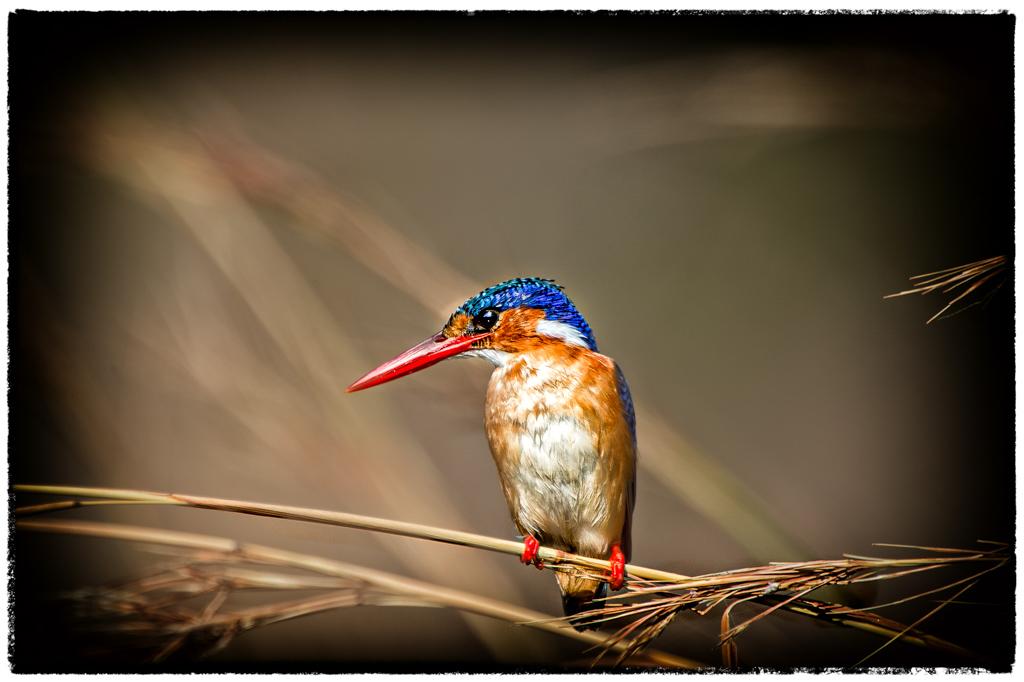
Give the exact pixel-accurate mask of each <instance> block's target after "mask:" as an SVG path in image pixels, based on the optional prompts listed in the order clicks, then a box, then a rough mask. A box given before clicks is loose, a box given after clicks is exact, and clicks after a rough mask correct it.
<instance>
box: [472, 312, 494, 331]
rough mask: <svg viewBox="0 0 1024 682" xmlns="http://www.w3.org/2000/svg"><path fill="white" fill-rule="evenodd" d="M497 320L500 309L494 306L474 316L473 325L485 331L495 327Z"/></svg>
mask: <svg viewBox="0 0 1024 682" xmlns="http://www.w3.org/2000/svg"><path fill="white" fill-rule="evenodd" d="M497 322H498V311H497V310H495V309H494V308H488V309H487V310H482V311H480V312H479V313H477V314H476V315H474V316H473V325H474V326H476V327H478V328H480V329H483V330H485V331H486V330H488V329H490V328H491V327H493V326H494V325H495V324H496V323H497Z"/></svg>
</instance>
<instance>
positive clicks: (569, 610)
mask: <svg viewBox="0 0 1024 682" xmlns="http://www.w3.org/2000/svg"><path fill="white" fill-rule="evenodd" d="M606 594H608V583H601V585H600V586H599V587H598V588H597V591H596V592H589V591H588V592H585V593H582V594H580V593H577V594H566V593H565V592H563V593H562V610H563V611H564V612H565V615H567V616H575V615H576V614H579V613H585V612H586V611H593V610H594V609H601V608H604V602H595V601H594V599H601V598H603V597H604V596H605V595H606ZM599 617H600V616H598V615H596V614H595V617H594V618H593V619H591V618H574V619H573V620H572V621H571V624H572V626H573V627H574V628H575V629H576V630H578V631H579V632H585V631H587V630H596V629H597V628H599V627H601V626H602V625H603V624H604V623H603V622H593V621H594V620H596V619H597V618H599Z"/></svg>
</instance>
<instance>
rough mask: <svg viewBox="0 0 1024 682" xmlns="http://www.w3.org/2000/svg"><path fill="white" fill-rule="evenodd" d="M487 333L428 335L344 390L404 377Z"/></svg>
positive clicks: (347, 390) (352, 391)
mask: <svg viewBox="0 0 1024 682" xmlns="http://www.w3.org/2000/svg"><path fill="white" fill-rule="evenodd" d="M488 336H490V334H489V333H488V334H474V335H472V336H456V337H455V338H452V339H449V338H448V337H446V336H444V335H442V334H437V335H435V336H431V337H430V338H429V339H427V340H426V341H424V342H423V343H419V344H417V345H415V346H413V347H412V348H410V349H409V350H407V351H405V352H404V353H402V354H401V355H399V356H398V357H397V358H394V359H393V360H388V361H387V362H385V363H384V364H383V365H381V366H380V367H378V368H377V369H375V370H373V371H371V372H367V373H366V374H364V375H363V376H361V377H359V378H358V379H356V380H355V381H353V382H352V385H351V386H349V387H348V388H346V389H345V391H346V392H347V393H354V392H355V391H361V390H363V389H364V388H371V387H372V386H377V385H378V384H383V383H386V382H388V381H391V380H392V379H397V378H399V377H404V376H405V375H406V374H412V373H413V372H418V371H420V370H421V369H426V368H427V367H430V366H431V365H436V364H437V363H439V362H441V361H442V360H444V359H445V358H450V357H451V356H453V355H458V354H459V353H461V352H462V351H464V350H467V349H469V347H470V346H472V345H473V343H474V342H476V341H479V340H480V339H482V338H485V337H488Z"/></svg>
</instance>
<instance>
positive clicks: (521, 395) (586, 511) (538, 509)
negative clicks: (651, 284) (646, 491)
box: [347, 277, 637, 630]
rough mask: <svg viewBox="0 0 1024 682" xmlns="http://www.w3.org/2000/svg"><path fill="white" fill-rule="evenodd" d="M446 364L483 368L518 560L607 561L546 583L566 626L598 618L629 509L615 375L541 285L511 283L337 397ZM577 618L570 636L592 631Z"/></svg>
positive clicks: (627, 540) (617, 568) (624, 425)
mask: <svg viewBox="0 0 1024 682" xmlns="http://www.w3.org/2000/svg"><path fill="white" fill-rule="evenodd" d="M452 357H470V358H481V359H484V360H487V361H489V362H490V363H491V364H492V365H494V369H493V371H492V374H491V377H490V381H489V383H488V386H487V395H486V400H485V404H484V426H485V431H486V434H487V441H488V444H489V446H490V450H491V454H492V456H493V459H494V463H495V465H496V466H497V470H498V478H499V479H500V483H501V489H502V491H503V493H504V496H505V501H506V502H507V504H508V508H509V512H510V513H511V516H512V521H513V524H514V525H515V527H516V529H517V530H518V532H519V534H520V536H522V537H523V552H522V555H521V556H520V560H521V561H522V562H523V563H524V564H534V565H536V566H537V567H538V568H542V567H543V564H542V562H541V561H540V560H539V559H538V556H537V553H538V549H539V547H541V546H545V547H552V548H555V549H560V550H563V551H567V552H572V553H575V554H580V555H582V556H587V557H593V558H600V559H607V560H608V561H609V562H610V565H611V569H610V572H609V573H608V575H607V576H606V577H604V579H603V580H596V579H594V578H593V577H591V576H588V575H587V574H585V573H584V572H583V571H581V570H579V569H574V568H572V567H568V568H567V570H559V571H556V572H555V577H556V579H557V582H558V587H559V589H560V592H561V596H562V607H563V611H564V613H565V615H566V616H576V615H577V614H583V612H585V611H589V610H592V609H594V608H598V605H599V604H600V602H595V601H594V600H599V599H602V598H604V597H605V596H607V591H608V587H609V586H611V588H612V589H614V590H619V589H621V588H622V587H623V585H624V582H625V578H626V563H627V562H628V561H629V558H630V554H631V549H632V547H631V545H632V542H631V530H632V516H633V507H634V504H635V499H636V462H637V454H636V453H637V447H636V418H635V414H634V409H633V400H632V397H631V396H630V392H629V385H628V384H627V383H626V378H625V376H624V374H623V373H622V370H621V369H620V368H619V366H618V364H617V363H616V362H615V361H614V360H613V359H612V358H610V357H608V356H606V355H602V354H601V353H600V352H599V351H598V348H597V341H596V340H595V338H594V333H593V331H592V330H591V328H590V325H589V324H588V323H587V321H586V320H585V319H584V317H583V315H581V314H580V312H579V311H578V310H577V308H576V306H575V305H574V304H573V303H572V301H571V300H569V297H568V296H567V295H566V294H565V291H564V288H563V287H562V286H560V285H558V284H556V283H555V282H554V280H551V279H544V278H540V277H517V278H514V279H509V280H506V281H504V282H501V283H499V284H496V285H494V286H492V287H489V288H487V289H484V290H483V291H481V292H480V293H479V294H477V295H475V296H473V297H471V298H469V299H467V300H466V301H465V302H464V303H463V304H462V305H460V306H459V307H458V308H456V310H455V311H454V312H453V313H452V314H451V316H450V317H449V318H448V321H447V322H446V323H445V325H444V326H443V327H442V328H441V331H439V332H438V333H436V334H434V335H432V336H430V337H429V338H427V339H426V340H424V341H423V342H422V343H419V344H417V345H415V346H413V347H412V348H410V349H409V350H407V351H405V352H404V353H402V354H400V355H398V356H397V357H395V358H394V359H392V360H389V361H388V362H385V363H384V364H382V365H381V366H379V367H377V368H376V369H374V370H372V371H370V372H368V373H366V374H365V375H363V376H362V377H360V378H359V379H357V380H356V381H354V382H353V383H352V384H351V385H350V386H349V387H348V388H347V391H348V392H349V393H351V392H355V391H361V390H364V389H367V388H370V387H373V386H377V385H380V384H383V383H386V382H388V381H392V380H394V379H398V378H399V377H403V376H406V375H408V374H412V373H413V372H417V371H420V370H422V369H425V368H427V367H430V366H432V365H434V364H436V363H438V362H441V361H442V360H445V359H447V358H452ZM593 620H594V618H593V617H591V618H590V619H589V620H588V618H587V617H586V614H583V615H581V616H579V617H578V618H574V619H571V622H572V624H573V626H574V627H576V629H578V630H583V629H594V628H596V627H597V625H596V624H595V623H594V622H593Z"/></svg>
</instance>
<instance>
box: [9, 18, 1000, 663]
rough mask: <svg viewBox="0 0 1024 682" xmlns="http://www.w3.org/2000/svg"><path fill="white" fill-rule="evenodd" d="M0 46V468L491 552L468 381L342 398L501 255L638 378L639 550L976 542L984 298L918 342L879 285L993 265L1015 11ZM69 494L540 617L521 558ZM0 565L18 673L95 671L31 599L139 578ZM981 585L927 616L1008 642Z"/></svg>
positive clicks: (305, 635)
mask: <svg viewBox="0 0 1024 682" xmlns="http://www.w3.org/2000/svg"><path fill="white" fill-rule="evenodd" d="M10 27H11V33H10V41H11V42H10V65H11V66H10V68H11V90H10V93H11V167H10V168H11V190H10V191H11V211H10V215H11V223H10V241H11V251H10V266H11V320H12V335H11V353H12V355H11V358H12V365H11V393H10V409H11V417H10V419H11V445H10V463H11V477H12V480H13V481H14V482H34V483H62V484H76V485H98V486H124V487H134V488H142V489H153V490H163V491H180V492H188V493H194V494H199V495H210V496H219V497H228V498H238V499H247V500H258V501H264V502H274V503H282V504H295V505H304V506H311V507H322V508H330V509H340V510H345V511H353V512H358V513H364V514H371V515H379V516H385V517H390V518H395V519H402V520H411V521H418V522H422V523H429V524H435V525H440V526H447V527H452V528H457V529H462V530H470V531H474V532H478V533H484V534H490V535H495V536H499V537H511V536H512V533H513V529H512V526H511V523H510V521H509V518H508V512H507V510H506V508H505V504H504V501H503V498H502V496H501V494H500V491H499V488H498V484H497V479H496V475H495V472H494V467H493V463H492V462H491V459H490V455H489V453H488V451H487V445H486V441H485V439H484V435H483V430H482V405H483V399H484V396H483V391H484V386H485V384H486V381H487V377H488V374H489V367H488V366H486V365H485V364H483V363H480V362H449V363H444V364H442V365H439V366H438V367H435V368H433V369H431V370H430V371H428V372H424V373H421V374H417V375H416V376H414V377H411V378H408V379H405V380H403V381H401V382H396V383H393V384H389V385H387V386H384V387H381V388H379V389H375V390H373V391H370V392H367V393H364V394H358V395H345V394H344V387H345V386H346V385H347V384H348V383H349V382H351V381H352V380H353V379H354V378H356V377H357V376H359V375H361V374H362V373H363V372H364V371H366V370H368V369H370V368H372V367H374V366H376V365H377V364H378V363H379V362H381V361H383V360H385V359H387V358H389V357H391V356H392V355H394V354H395V353H397V352H398V351H400V350H403V349H405V348H406V347H408V346H409V345H411V344H412V343H414V342H416V341H418V340H420V339H421V338H423V337H425V336H426V335H428V334H429V333H432V332H433V331H435V330H436V329H437V328H439V326H440V325H441V324H442V322H443V321H444V319H446V317H447V314H448V312H449V311H450V309H451V308H452V307H454V305H456V304H458V303H459V302H461V301H462V300H463V299H464V298H466V297H468V296H470V295H472V294H474V293H476V292H477V291H478V290H479V289H480V288H482V287H483V286H486V285H490V284H493V283H495V282H498V281H500V280H503V279H506V278H508V277H512V276H517V275H539V276H545V277H553V278H555V279H556V280H558V281H559V282H560V283H562V284H563V285H565V286H566V287H567V291H568V293H569V295H570V296H571V297H572V298H573V300H574V301H575V302H576V303H577V305H578V306H579V308H580V309H581V311H582V312H583V314H584V315H585V316H586V317H587V319H588V320H589V322H590V323H591V325H592V326H593V328H594V330H595V333H596V335H597V338H598V343H599V344H600V347H601V349H602V351H603V352H605V353H607V354H608V355H611V356H613V357H614V358H616V359H617V360H618V361H619V362H620V364H621V365H622V366H623V368H624V370H625V372H626V374H627V376H628V378H629V380H630V383H631V386H632V391H633V395H634V398H635V399H636V400H637V403H638V406H637V410H638V419H639V424H638V437H639V442H640V458H641V461H642V464H643V468H642V470H641V474H640V478H639V481H638V506H637V509H636V516H635V521H634V547H635V549H634V552H635V555H634V561H635V562H636V563H638V564H643V565H648V566H654V567H659V568H663V569H667V570H672V571H678V572H683V573H688V574H698V573H705V572H712V571H718V570H726V569H730V568H737V567H740V566H745V565H752V564H756V563H762V562H765V561H770V560H795V559H811V558H828V557H836V556H839V555H841V554H842V553H843V552H851V553H859V554H869V553H871V552H872V551H877V550H873V549H872V548H871V546H870V545H871V543H872V542H903V543H912V544H922V545H939V546H946V547H969V546H972V544H973V543H974V541H975V540H976V539H978V538H984V539H991V540H1006V541H1009V540H1011V538H1012V529H1013V504H1014V502H1013V500H1014V497H1013V493H1014V490H1013V484H1012V481H1013V471H1014V467H1013V455H1014V432H1013V407H1012V406H1013V396H1014V393H1013V379H1012V377H1013V355H1012V344H1013V332H1012V328H1013V327H1012V309H1013V308H1012V286H1011V285H1012V282H1011V281H1007V282H1006V284H1005V285H1004V286H1003V288H1002V290H1001V291H1000V292H999V293H998V294H997V295H996V296H994V297H993V298H992V299H991V301H990V302H989V303H988V304H987V305H985V306H976V307H974V308H972V309H970V310H968V311H966V312H964V313H963V314H961V315H958V316H956V317H953V318H951V319H948V320H943V321H941V322H938V323H933V324H931V325H929V326H925V324H924V322H925V320H926V319H928V318H929V317H930V316H931V315H932V314H933V313H934V312H936V311H937V310H938V309H939V308H940V307H941V306H942V305H943V303H944V300H941V299H938V298H936V297H935V296H934V295H933V296H929V297H926V298H919V297H913V298H904V299H897V300H894V301H883V300H882V296H883V295H884V294H887V293H891V292H894V291H899V290H901V289H904V288H906V284H907V277H908V276H909V275H912V274H917V273H922V272H929V271H932V270H937V269H940V268H943V267H948V266H952V265H956V264H960V263H966V262H969V261H972V260H977V259H980V258H984V257H988V256H992V255H998V254H1008V255H1012V248H1013V234H1012V224H1013V189H1012V187H1013V185H1012V177H1013V176H1012V163H1013V157H1012V149H1013V145H1012V106H1013V101H1012V31H1013V18H1012V17H1008V16H948V15H947V16H764V15H760V16H758V15H754V16H741V15H723V16H698V15H680V16H676V15H653V14H632V15H630V14H620V15H600V14H599V15H594V14H589V15H572V14H517V15H508V14H477V15H466V14H439V13H434V14H420V15H409V14H316V15H297V14H284V13H263V14H247V15H226V14H206V15H181V14H156V13H152V14H104V13H99V14H92V15H85V14H36V13H25V12H19V13H16V14H14V15H13V16H12V17H11V21H10ZM21 498H22V496H19V499H18V500H17V502H18V503H23V500H22V499H21ZM26 499H27V500H29V501H31V500H34V499H36V498H26ZM72 516H74V517H78V518H89V519H107V520H115V521H123V522H128V523H136V524H142V525H147V524H148V525H155V526H159V527H165V528H178V529H185V530H194V531H198V532H207V533H213V534H218V535H225V536H229V537H234V538H239V539H243V540H249V541H258V542H261V543H263V544H268V545H275V546H280V547H284V548H289V549H294V550H297V551H302V552H307V553H310V554H318V555H322V556H327V557H335V558H342V559H345V560H348V561H352V562H354V563H360V564H365V565H368V566H374V567H378V568H381V569H385V570H389V571H394V572H396V573H401V574H407V575H413V576H416V577H419V578H421V579H424V580H428V581H433V582H437V583H441V584H446V585H451V586H457V587H460V588H463V589H465V590H467V591H471V592H476V593H479V594H485V595H488V596H492V597H495V598H500V599H503V600H505V601H509V602H512V603H516V604H521V605H524V606H528V607H530V608H534V609H538V610H540V611H544V612H549V613H552V614H554V613H557V612H558V605H559V602H558V596H557V590H556V588H555V585H554V581H553V579H552V577H551V575H550V574H540V573H538V572H537V571H534V570H525V569H524V568H522V567H521V566H520V565H519V564H518V563H517V562H516V561H515V560H514V559H512V558H510V557H505V556H499V555H492V554H487V553H484V552H480V551H473V550H468V549H461V548H454V547H449V546H443V545H438V544H434V543H427V542H422V541H416V540H407V539H400V538H385V537H379V536H375V535H372V534H368V533H362V532H357V531H346V530H341V529H335V528H328V527H314V526H310V525H305V524H296V523H288V522H284V521H275V520H272V519H261V518H250V517H241V516H234V515H229V514H219V513H212V512H201V511H189V510H178V509H150V508H144V507H139V508H125V509H113V510H110V509H106V510H84V511H77V512H74V513H73V514H69V517H72ZM12 546H13V548H14V550H15V552H16V555H15V583H14V596H15V608H14V621H13V624H14V628H13V629H14V637H15V640H14V642H15V644H14V650H13V651H14V661H15V665H16V666H19V665H20V666H21V668H20V669H21V670H23V671H31V670H48V669H55V668H60V669H85V667H86V666H88V665H93V664H95V662H94V661H93V662H90V661H91V659H89V658H88V650H87V647H81V646H79V644H80V642H79V641H78V639H77V636H76V635H75V634H74V633H73V632H65V631H64V630H63V629H62V627H63V626H58V625H55V623H63V622H64V612H63V611H62V609H64V608H65V607H64V606H63V605H62V602H57V601H53V598H54V597H55V596H56V595H59V594H60V593H61V591H62V590H67V589H71V588H75V587H81V586H83V585H94V584H103V583H105V582H110V581H115V580H124V579H127V578H130V577H131V576H132V575H133V574H135V573H138V572H139V571H141V570H143V568H144V567H145V566H147V565H149V564H151V563H152V562H153V561H154V560H155V559H154V558H153V557H152V556H151V555H147V554H146V553H144V552H139V551H138V550H137V548H133V547H130V546H127V545H123V544H118V543H114V542H110V541H103V540H84V539H73V538H66V537H45V538H39V537H28V536H23V535H16V536H15V539H14V540H13V545H12ZM1012 590H1013V587H1012V575H1003V576H1002V577H999V576H995V577H992V578H991V579H990V580H989V581H988V582H986V583H983V584H982V586H980V587H979V588H977V590H976V591H975V592H972V593H968V596H967V597H964V599H965V600H966V599H971V600H974V601H976V602H977V603H975V604H954V605H950V606H949V607H947V608H946V609H945V610H944V611H943V612H942V613H940V614H939V615H938V616H936V618H935V619H934V620H933V621H930V622H929V624H928V626H927V629H929V630H932V631H934V632H936V634H940V635H942V636H946V637H949V638H950V639H953V640H955V641H957V642H959V643H962V644H965V645H967V646H971V647H973V648H975V649H977V650H979V651H981V652H983V653H984V654H985V655H987V656H989V657H990V660H992V661H994V662H995V664H996V665H997V667H999V666H1005V665H1007V664H1008V662H1009V661H1010V660H1011V657H1012V648H1011V646H1012V645H1011V641H1012V636H1013V613H1012V599H1011V594H1012ZM904 593H905V592H903V591H902V590H901V588H900V586H899V585H880V587H879V591H878V593H877V594H855V595H847V596H848V597H849V598H853V599H869V600H870V599H879V600H881V599H891V598H894V597H895V596H898V595H900V594H904ZM930 606H931V604H929V605H926V606H925V607H922V606H920V605H918V606H917V607H915V609H910V610H905V611H900V610H898V609H897V610H895V611H893V612H891V615H893V616H894V617H903V618H905V619H908V620H913V619H914V618H916V617H917V616H919V615H921V614H922V613H923V611H922V608H925V609H927V608H930ZM717 627H718V623H717V616H716V615H714V614H713V615H711V616H708V617H707V618H706V619H703V620H702V619H699V618H697V617H695V616H694V617H688V618H683V619H680V620H679V621H678V622H677V623H675V624H673V625H672V626H671V627H670V628H669V630H668V631H667V632H666V633H665V635H664V636H663V637H662V638H661V640H659V642H658V646H659V647H660V648H662V649H665V650H668V651H675V652H677V653H680V654H681V655H686V656H690V657H693V658H697V659H700V660H708V661H711V662H714V661H717V660H718V654H717V653H716V651H715V648H714V647H715V637H716V635H717ZM879 643H880V642H879V640H877V639H876V638H873V637H871V636H868V635H864V634H859V633H854V632H848V631H841V630H838V629H836V628H829V627H820V626H817V625H814V624H811V623H808V622H805V621H804V620H802V619H800V618H798V617H796V616H789V615H785V614H780V615H775V616H772V617H770V618H768V619H766V620H763V621H760V622H759V623H758V624H757V625H756V626H754V627H753V628H751V630H750V631H749V632H748V633H746V634H745V635H743V637H742V638H741V639H740V655H741V659H742V660H743V661H744V662H745V663H748V664H755V665H769V666H791V665H802V666H807V665H811V666H814V665H848V664H851V663H853V662H854V661H856V660H857V659H859V658H860V657H861V656H862V655H863V654H865V653H867V652H868V651H870V650H871V649H872V648H874V647H875V646H877V644H879ZM582 649H583V647H582V646H580V645H579V643H576V642H572V641H569V640H564V641H563V640H561V639H558V638H556V637H553V636H551V635H546V634H542V633H537V632H531V631H528V630H526V629H525V628H516V627H512V626H509V625H507V624H504V623H498V622H492V621H488V620H487V619H484V618H480V617H474V616H463V615H460V614H459V613H456V612H450V611H441V610H436V609H415V608H399V607H393V608H376V609H374V608H363V609H358V610H353V609H349V610H341V611H336V612H331V613H326V614H320V615H316V616H311V617H309V618H305V619H299V620H296V621H292V622H288V623H282V624H279V625H274V626H270V627H267V628H264V629H261V630H258V631H255V632H252V633H248V634H246V635H244V636H242V637H241V638H239V639H238V641H236V642H234V643H233V644H232V645H231V646H230V647H228V648H227V649H226V650H224V651H223V652H221V653H219V654H217V655H216V656H214V657H213V658H211V659H207V660H205V661H204V662H201V663H195V669H203V670H210V669H263V670H271V669H279V670H284V669H287V670H310V669H332V670H334V669H351V670H383V669H392V668H404V667H410V668H417V669H434V668H441V669H481V668H483V669H507V668H508V667H509V666H511V667H515V666H519V665H523V666H548V667H551V666H555V667H557V666H558V665H561V664H564V663H567V662H571V661H577V660H586V658H587V656H586V655H585V654H583V653H582ZM935 660H936V659H935V658H934V657H931V656H930V654H927V653H924V652H921V651H919V650H915V649H913V648H911V647H908V646H904V645H896V646H893V647H890V649H888V650H887V651H886V652H884V654H882V655H880V656H879V657H877V658H876V659H874V661H875V662H876V663H878V664H886V665H915V664H920V663H922V662H933V661H935ZM939 662H944V663H947V664H956V663H957V662H956V661H942V660H940V661H939ZM98 665H100V666H101V667H102V666H103V665H113V664H110V663H104V662H102V661H101V662H100V663H98ZM117 665H124V662H123V661H119V662H118V663H117ZM16 669H17V667H16Z"/></svg>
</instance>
